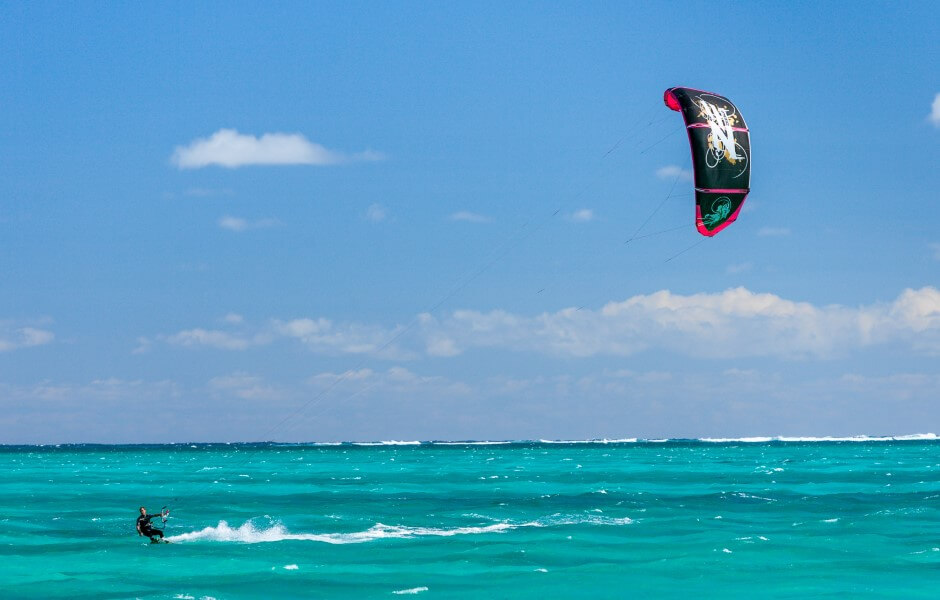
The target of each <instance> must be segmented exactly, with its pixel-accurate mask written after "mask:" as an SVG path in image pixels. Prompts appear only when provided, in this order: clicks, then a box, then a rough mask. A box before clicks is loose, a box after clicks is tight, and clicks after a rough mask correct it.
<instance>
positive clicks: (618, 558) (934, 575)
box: [0, 434, 940, 600]
mask: <svg viewBox="0 0 940 600" xmlns="http://www.w3.org/2000/svg"><path fill="white" fill-rule="evenodd" d="M0 474H2V475H0V598H3V599H11V598H44V599H45V598H69V599H81V598H89V599H91V598H95V599H98V598H148V599H149V598H173V599H206V600H208V599H216V600H223V599H236V598H392V597H399V596H407V597H411V596H419V597H427V598H488V599H489V598H513V599H527V598H538V599H545V598H647V597H649V598H687V597H690V596H692V595H695V596H699V597H705V598H719V597H721V598H728V597H730V598H746V597H759V598H807V597H812V598H825V597H830V598H836V597H839V598H841V597H844V596H846V595H849V596H852V597H870V598H937V597H940V438H938V437H937V436H934V435H932V434H925V435H917V436H907V437H902V438H868V437H859V438H841V439H834V438H825V439H803V438H789V439H788V438H773V439H771V438H751V439H741V440H734V439H720V440H613V441H610V440H594V441H585V442H551V441H539V442H423V443H417V442H410V443H408V442H380V443H375V444H352V443H344V444H275V443H265V444H173V445H152V446H150V445H147V446H141V445H132V446H106V445H62V446H0ZM141 505H144V506H146V507H147V508H148V509H149V510H150V512H151V513H153V512H159V511H160V509H161V507H163V506H164V505H165V506H167V507H169V508H170V509H171V512H170V515H169V518H168V520H167V521H166V523H165V525H164V524H162V523H161V519H159V518H157V519H156V520H155V521H154V523H156V524H157V525H158V526H159V527H161V528H165V532H166V535H167V537H168V539H169V540H170V541H171V542H172V543H170V544H150V543H148V540H147V539H146V538H143V537H140V536H138V535H137V533H136V531H135V519H136V517H137V514H138V510H137V509H138V507H139V506H141Z"/></svg>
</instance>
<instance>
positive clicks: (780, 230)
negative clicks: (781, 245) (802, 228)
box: [757, 227, 790, 237]
mask: <svg viewBox="0 0 940 600" xmlns="http://www.w3.org/2000/svg"><path fill="white" fill-rule="evenodd" d="M757 235H760V236H764V237H782V236H785V235H790V229H789V228H787V227H761V228H760V229H758V230H757Z"/></svg>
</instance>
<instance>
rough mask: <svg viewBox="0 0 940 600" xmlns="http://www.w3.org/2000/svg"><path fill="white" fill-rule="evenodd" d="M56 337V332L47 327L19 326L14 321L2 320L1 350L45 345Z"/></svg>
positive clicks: (0, 323) (0, 329) (0, 331)
mask: <svg viewBox="0 0 940 600" xmlns="http://www.w3.org/2000/svg"><path fill="white" fill-rule="evenodd" d="M54 339H55V334H54V333H52V332H51V331H48V330H46V329H39V328H37V327H29V326H25V327H17V326H15V325H14V324H13V323H12V322H9V321H0V352H10V351H12V350H19V349H20V348H33V347H36V346H45V345H46V344H51V343H52V341H53V340H54Z"/></svg>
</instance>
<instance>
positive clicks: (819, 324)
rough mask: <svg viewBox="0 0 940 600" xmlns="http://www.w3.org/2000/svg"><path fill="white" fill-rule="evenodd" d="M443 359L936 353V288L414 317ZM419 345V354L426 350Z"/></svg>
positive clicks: (646, 300) (939, 342) (728, 294)
mask: <svg viewBox="0 0 940 600" xmlns="http://www.w3.org/2000/svg"><path fill="white" fill-rule="evenodd" d="M422 333H423V335H424V337H425V339H427V340H439V339H446V340H447V350H448V355H454V354H457V353H459V352H462V351H465V350H467V349H469V348H475V347H476V348H486V347H499V348H507V349H512V350H517V351H524V352H538V353H547V354H553V355H558V356H580V357H588V356H595V355H614V356H629V355H632V354H636V353H638V352H641V351H643V350H645V349H648V348H662V349H667V350H670V351H673V352H676V353H679V354H684V355H690V356H693V357H701V358H731V357H739V356H749V357H754V356H778V357H788V358H800V357H810V356H814V357H834V356H838V355H842V354H845V353H846V352H849V351H851V350H853V349H857V348H860V347H863V346H867V345H872V344H879V343H887V342H895V341H901V342H907V343H909V344H911V345H912V347H914V348H915V349H918V350H921V351H925V352H927V353H930V354H935V353H940V291H938V290H937V289H935V288H932V287H926V288H922V289H920V290H905V291H904V292H903V293H902V294H901V295H900V296H899V297H898V298H897V299H896V300H895V301H894V302H892V303H890V304H876V305H872V306H868V307H861V308H850V307H843V306H838V305H831V306H815V305H813V304H810V303H807V302H794V301H792V300H786V299H784V298H781V297H779V296H776V295H774V294H759V293H754V292H751V291H749V290H747V289H745V288H735V289H730V290H727V291H724V292H721V293H716V294H705V293H702V294H693V295H689V296H683V295H679V294H673V293H671V292H669V291H665V290H664V291H660V292H656V293H654V294H650V295H640V296H634V297H633V298H630V299H628V300H625V301H623V302H611V303H608V304H607V305H606V306H604V307H603V308H601V309H600V310H596V311H594V310H576V309H574V308H568V309H564V310H561V311H557V312H554V313H543V314H541V315H537V316H532V317H529V316H522V315H515V314H511V313H508V312H505V311H499V310H496V311H490V312H487V313H481V312H478V311H471V310H462V311H456V312H454V313H453V314H452V315H450V316H449V317H446V318H444V319H441V320H438V319H433V318H425V319H423V320H422ZM434 347H435V346H434V344H429V345H428V352H429V353H430V349H431V348H434Z"/></svg>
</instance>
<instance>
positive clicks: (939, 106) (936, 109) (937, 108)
mask: <svg viewBox="0 0 940 600" xmlns="http://www.w3.org/2000/svg"><path fill="white" fill-rule="evenodd" d="M927 118H928V119H929V120H930V122H931V123H933V125H934V127H940V93H938V94H937V95H936V96H934V97H933V104H932V105H930V116H928V117H927Z"/></svg>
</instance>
